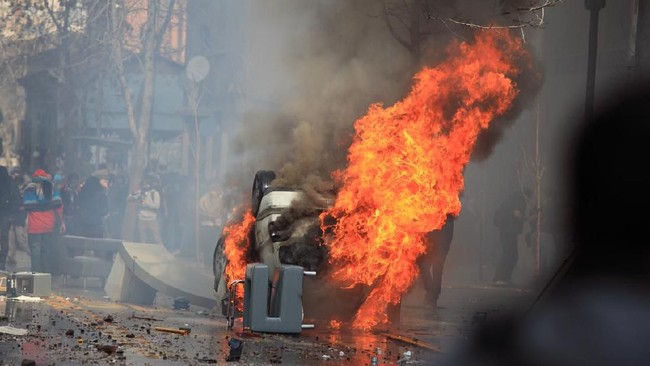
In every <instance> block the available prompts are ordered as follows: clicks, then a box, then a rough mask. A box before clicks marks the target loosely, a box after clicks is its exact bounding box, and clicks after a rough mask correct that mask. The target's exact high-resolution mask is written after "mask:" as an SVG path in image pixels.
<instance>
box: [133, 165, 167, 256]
mask: <svg viewBox="0 0 650 366" xmlns="http://www.w3.org/2000/svg"><path fill="white" fill-rule="evenodd" d="M129 199H133V200H137V201H138V230H139V233H140V241H141V242H143V243H147V242H148V240H149V239H148V237H149V235H151V238H152V240H153V242H154V243H156V244H162V238H161V236H160V226H159V225H158V211H159V210H160V207H161V205H160V203H161V197H160V192H158V190H157V189H156V188H155V182H154V178H153V177H147V178H145V180H144V183H143V184H142V189H140V190H139V191H137V192H135V193H132V194H131V195H129Z"/></svg>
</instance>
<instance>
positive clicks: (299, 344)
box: [0, 283, 532, 365]
mask: <svg viewBox="0 0 650 366" xmlns="http://www.w3.org/2000/svg"><path fill="white" fill-rule="evenodd" d="M72 285H73V286H74V283H72ZM54 292H55V295H54V296H52V297H49V298H45V299H43V301H42V302H38V303H29V302H16V301H14V300H7V299H3V298H0V315H1V314H4V315H5V318H0V319H1V320H0V326H3V325H8V324H10V325H11V326H13V327H15V328H19V329H25V330H27V332H28V333H27V334H26V335H23V336H14V335H7V334H0V365H20V364H21V362H22V361H23V360H24V359H30V360H34V361H35V363H36V365H51V364H56V365H82V364H117V365H202V364H226V358H227V356H228V355H229V352H230V348H229V346H228V341H229V339H230V338H235V339H238V340H241V341H242V342H243V351H242V356H241V359H240V360H239V361H238V362H231V363H228V364H233V365H237V364H241V365H249V364H263V365H266V364H288V365H313V364H320V363H323V364H350V365H364V364H370V360H371V358H372V357H373V356H377V357H378V361H379V364H380V365H381V364H392V365H395V364H398V362H399V360H401V359H403V358H404V352H407V351H410V352H411V361H413V362H414V364H427V365H429V364H441V363H445V361H448V360H449V359H450V358H451V359H453V357H454V354H455V353H456V352H462V349H463V347H464V346H465V344H466V342H467V340H468V339H469V337H470V336H471V334H472V331H473V329H474V327H475V323H476V322H477V319H482V318H484V317H486V316H488V317H489V316H493V314H498V313H503V312H505V311H510V310H512V309H522V308H524V307H525V306H526V305H527V304H528V303H529V301H530V299H531V298H532V294H531V293H530V292H527V291H522V290H519V289H507V288H495V287H481V286H459V285H456V286H449V285H448V286H446V287H445V288H444V290H443V294H442V297H441V300H440V304H439V305H440V307H441V308H439V309H432V308H430V307H427V306H424V305H422V304H421V302H420V301H419V300H420V299H421V298H422V292H421V290H420V288H419V286H416V287H415V288H414V290H413V291H412V292H411V293H410V294H408V295H407V296H406V297H405V300H404V304H403V306H402V313H401V317H402V323H401V324H400V325H399V326H393V327H391V328H386V329H384V330H385V331H389V332H390V333H391V334H393V335H399V336H404V337H408V338H409V339H412V338H416V339H418V340H420V341H423V342H426V343H427V344H429V345H432V346H434V347H436V348H439V349H440V351H439V352H434V351H431V350H428V349H426V348H423V347H419V346H414V345H411V344H407V343H404V342H401V341H396V340H394V339H390V338H388V337H386V336H385V334H384V333H383V332H368V333H364V332H358V331H353V330H350V329H349V328H348V327H346V325H345V324H344V325H343V326H342V328H341V329H339V330H333V329H330V328H329V327H328V326H327V325H326V324H318V323H317V324H316V328H315V329H313V330H306V331H304V332H303V333H302V334H300V335H297V336H291V335H274V334H250V333H242V332H241V323H240V322H236V323H235V326H234V328H233V329H232V330H230V329H228V328H227V327H226V322H225V320H224V318H223V317H221V316H220V315H219V314H217V313H216V312H211V311H210V310H209V309H202V308H198V307H194V306H191V307H190V309H189V310H173V309H172V299H169V298H165V297H164V296H159V297H158V298H157V300H156V306H153V307H145V306H139V305H133V304H122V303H116V302H114V301H111V300H110V299H108V298H106V297H105V295H104V293H103V292H102V291H101V289H99V288H89V289H87V290H84V289H82V288H80V287H66V288H61V287H59V288H55V290H54ZM146 318H149V319H146ZM156 327H164V328H171V329H179V328H189V329H191V332H190V333H189V334H188V335H180V334H175V333H168V332H163V331H159V330H156Z"/></svg>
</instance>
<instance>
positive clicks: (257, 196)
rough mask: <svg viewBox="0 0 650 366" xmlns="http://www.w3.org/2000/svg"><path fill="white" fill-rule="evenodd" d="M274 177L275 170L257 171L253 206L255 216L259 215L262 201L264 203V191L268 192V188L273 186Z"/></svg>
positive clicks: (254, 182)
mask: <svg viewBox="0 0 650 366" xmlns="http://www.w3.org/2000/svg"><path fill="white" fill-rule="evenodd" d="M274 179H275V172H274V171H272V170H260V171H258V172H257V173H255V180H254V181H253V192H252V206H251V207H252V209H253V215H254V216H257V213H258V211H259V209H260V203H262V197H264V193H266V190H267V189H268V188H269V187H270V186H271V182H272V181H273V180H274Z"/></svg>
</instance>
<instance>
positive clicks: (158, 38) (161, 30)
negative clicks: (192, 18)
mask: <svg viewBox="0 0 650 366" xmlns="http://www.w3.org/2000/svg"><path fill="white" fill-rule="evenodd" d="M174 6H176V0H169V3H168V4H167V13H166V14H165V19H164V20H163V23H162V24H161V25H160V27H159V28H158V29H157V30H156V36H155V39H156V42H155V49H156V50H159V49H160V45H161V44H162V40H163V36H164V35H165V32H166V31H167V27H168V26H169V22H170V21H171V19H172V16H173V15H174Z"/></svg>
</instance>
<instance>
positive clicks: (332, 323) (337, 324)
mask: <svg viewBox="0 0 650 366" xmlns="http://www.w3.org/2000/svg"><path fill="white" fill-rule="evenodd" d="M341 324H342V323H341V322H340V321H338V320H335V319H332V320H330V328H332V329H341Z"/></svg>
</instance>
